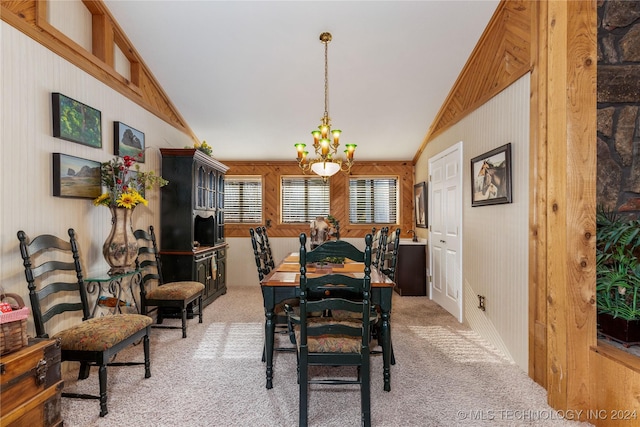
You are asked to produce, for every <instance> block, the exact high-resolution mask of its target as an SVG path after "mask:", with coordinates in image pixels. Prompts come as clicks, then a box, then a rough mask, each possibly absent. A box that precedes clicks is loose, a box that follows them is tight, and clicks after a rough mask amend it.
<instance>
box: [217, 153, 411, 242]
mask: <svg viewBox="0 0 640 427" xmlns="http://www.w3.org/2000/svg"><path fill="white" fill-rule="evenodd" d="M222 162H223V163H224V164H225V165H227V166H228V167H229V171H228V172H227V177H230V176H233V175H254V176H255V175H259V176H262V179H263V187H262V203H263V209H262V212H263V224H269V226H268V227H269V236H270V237H271V236H273V237H295V236H298V235H299V234H300V233H302V232H305V233H308V232H309V225H308V224H282V223H281V221H280V178H281V177H282V176H284V175H288V176H291V175H297V176H300V175H302V171H301V170H300V168H299V167H298V164H297V163H296V162H295V161H291V162H237V161H224V160H222ZM351 176H353V177H357V176H395V177H397V178H398V187H399V190H400V201H399V202H400V206H399V215H400V221H399V224H397V225H396V224H389V226H390V228H391V229H392V230H393V229H395V227H397V226H399V227H401V228H402V237H410V235H409V234H408V233H407V231H408V230H411V229H413V228H414V215H413V165H412V163H411V161H406V162H402V161H394V162H358V161H356V163H355V164H354V166H353V167H352V168H351ZM329 185H331V189H330V192H331V193H330V194H331V212H330V214H331V215H333V216H334V217H336V219H337V220H338V221H340V236H341V237H345V238H346V237H363V236H365V235H366V234H367V233H368V232H370V231H371V225H351V224H349V176H348V175H345V174H343V173H341V172H339V173H338V174H337V175H334V176H333V177H331V178H330V179H329ZM381 226H382V225H380V224H377V225H376V228H380V227H381ZM250 227H255V224H226V225H225V233H226V235H227V236H228V237H247V236H249V228H250Z"/></svg>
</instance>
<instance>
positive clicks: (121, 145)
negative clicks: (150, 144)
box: [113, 122, 144, 163]
mask: <svg viewBox="0 0 640 427" xmlns="http://www.w3.org/2000/svg"><path fill="white" fill-rule="evenodd" d="M113 138H114V141H113V151H114V152H113V154H115V155H116V156H120V157H122V156H131V157H133V158H135V159H136V162H138V163H144V133H142V132H140V131H139V130H137V129H134V128H132V127H131V126H129V125H125V124H124V123H122V122H113Z"/></svg>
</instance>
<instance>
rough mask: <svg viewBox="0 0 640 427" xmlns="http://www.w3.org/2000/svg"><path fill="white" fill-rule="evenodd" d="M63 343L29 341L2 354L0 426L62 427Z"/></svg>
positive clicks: (43, 340) (47, 340)
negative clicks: (61, 356) (21, 346)
mask: <svg viewBox="0 0 640 427" xmlns="http://www.w3.org/2000/svg"><path fill="white" fill-rule="evenodd" d="M62 386H63V382H62V377H61V372H60V344H59V343H58V342H57V341H56V340H49V339H38V340H30V341H29V345H28V346H26V347H23V348H21V349H20V350H18V351H15V352H13V353H9V354H5V355H3V356H1V357H0V401H1V402H2V403H1V404H0V416H1V418H0V425H2V426H3V427H8V426H15V427H17V426H30V427H31V426H33V427H37V426H44V427H50V426H61V425H62V418H61V415H60V400H61V394H62Z"/></svg>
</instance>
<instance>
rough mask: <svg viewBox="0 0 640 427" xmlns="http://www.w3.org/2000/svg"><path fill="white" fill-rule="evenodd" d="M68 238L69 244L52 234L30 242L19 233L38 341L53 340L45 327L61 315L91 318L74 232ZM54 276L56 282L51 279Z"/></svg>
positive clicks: (71, 231)
mask: <svg viewBox="0 0 640 427" xmlns="http://www.w3.org/2000/svg"><path fill="white" fill-rule="evenodd" d="M68 234H69V241H65V240H62V239H61V238H59V237H57V236H53V235H50V234H43V235H40V236H37V237H36V238H34V239H33V240H29V237H27V235H26V233H25V232H24V231H19V232H18V240H19V241H20V252H21V254H22V259H23V261H24V262H23V263H24V268H25V276H26V279H27V285H28V288H29V299H30V300H31V311H32V312H33V320H34V324H35V328H36V337H37V338H48V337H49V335H48V333H47V331H46V328H45V324H46V323H47V322H48V321H49V320H51V319H52V318H54V317H56V316H57V315H63V316H64V315H65V314H68V313H69V312H74V311H79V312H81V313H82V320H87V319H89V318H90V317H91V309H90V307H89V301H88V297H87V291H86V288H85V284H84V281H83V276H82V267H81V264H80V255H79V254H78V244H77V241H76V234H75V231H74V230H73V229H72V228H70V229H69V230H68ZM34 259H35V260H37V262H36V261H34ZM52 274H55V277H56V280H50V279H49V277H50V276H51V275H52ZM53 295H66V297H60V298H55V297H54V298H51V296H53Z"/></svg>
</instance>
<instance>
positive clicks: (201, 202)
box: [196, 166, 207, 208]
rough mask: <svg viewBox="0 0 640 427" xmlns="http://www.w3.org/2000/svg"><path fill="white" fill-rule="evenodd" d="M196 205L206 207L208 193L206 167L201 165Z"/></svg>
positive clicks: (197, 183)
mask: <svg viewBox="0 0 640 427" xmlns="http://www.w3.org/2000/svg"><path fill="white" fill-rule="evenodd" d="M196 193H197V194H196V207H197V208H203V207H205V200H206V193H207V182H206V179H205V172H204V168H203V167H202V166H200V167H199V168H198V175H197V177H196Z"/></svg>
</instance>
